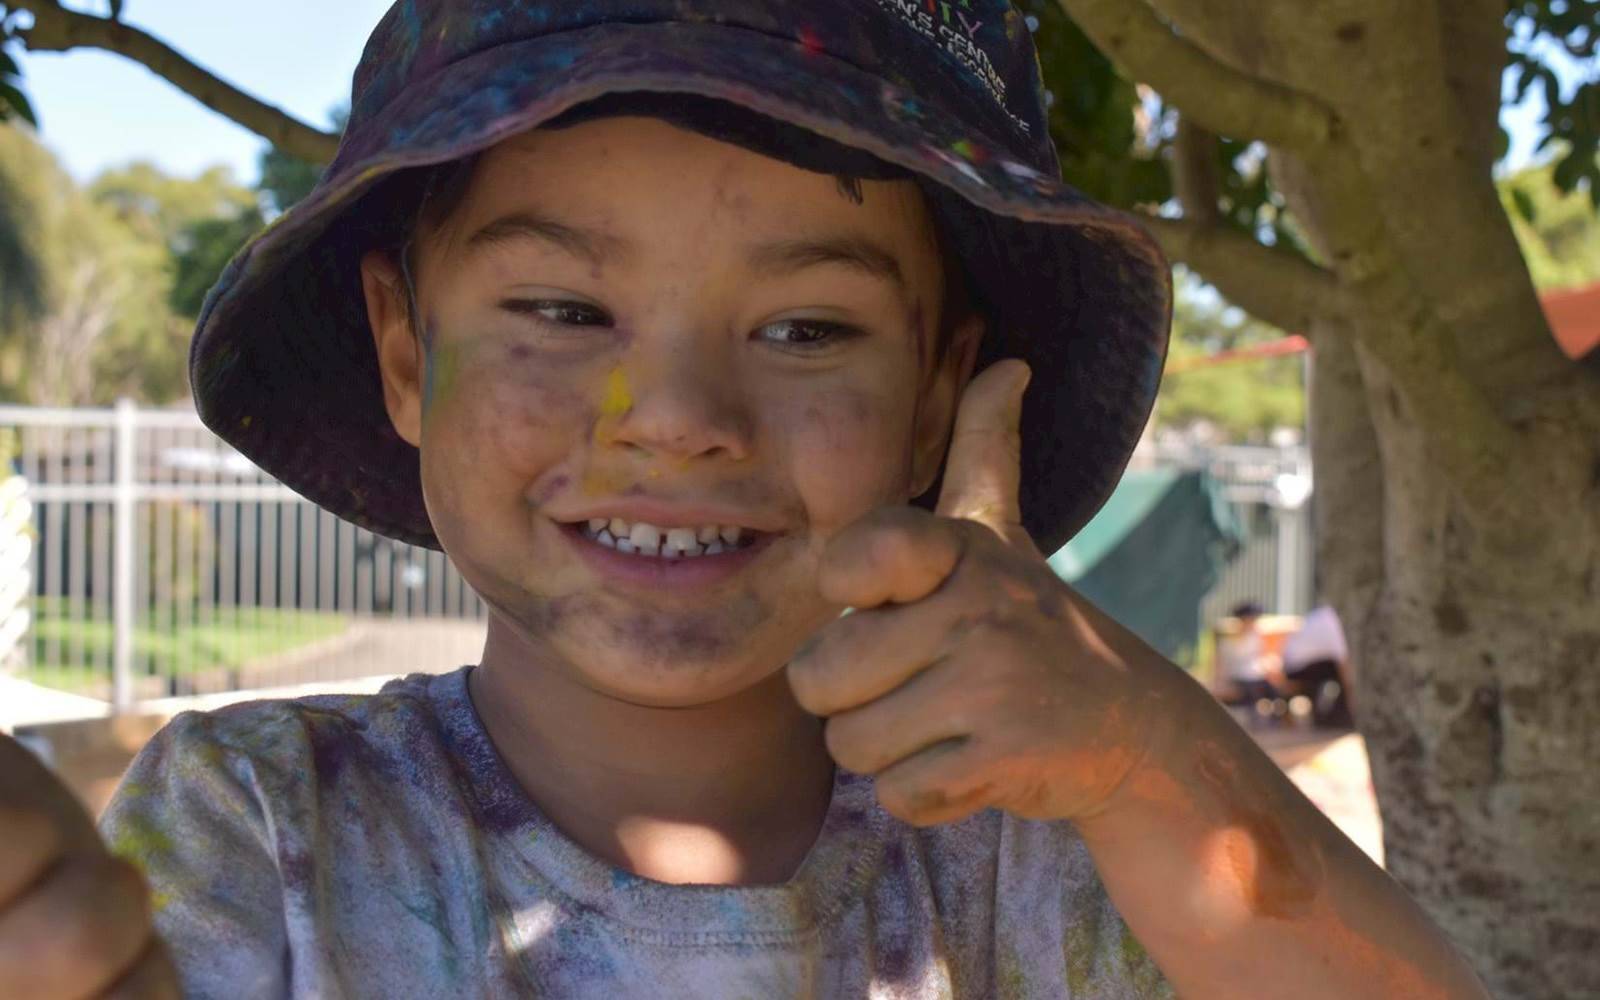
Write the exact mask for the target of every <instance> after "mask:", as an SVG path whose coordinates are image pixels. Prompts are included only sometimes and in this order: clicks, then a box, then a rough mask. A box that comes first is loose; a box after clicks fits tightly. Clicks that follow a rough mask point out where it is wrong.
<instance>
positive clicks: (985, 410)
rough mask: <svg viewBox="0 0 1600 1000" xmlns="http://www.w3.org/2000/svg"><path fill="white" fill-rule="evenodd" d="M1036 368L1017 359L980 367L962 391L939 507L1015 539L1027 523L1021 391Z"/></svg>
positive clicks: (945, 514) (952, 514) (944, 511)
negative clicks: (1022, 502) (1021, 500)
mask: <svg viewBox="0 0 1600 1000" xmlns="http://www.w3.org/2000/svg"><path fill="white" fill-rule="evenodd" d="M1032 376H1033V373H1032V372H1031V371H1030V370H1029V369H1028V366H1027V365H1026V364H1025V363H1023V362H1021V361H1017V360H1007V361H1001V362H998V363H996V364H993V365H990V366H989V367H988V368H987V369H985V370H984V371H983V372H981V373H980V374H979V375H978V376H977V377H976V378H974V379H973V380H972V383H971V384H970V385H968V386H967V390H966V392H965V393H963V394H962V397H961V406H960V409H958V410H957V411H956V425H955V430H954V432H953V433H952V435H951V439H950V456H949V459H948V460H947V461H946V463H945V472H944V486H943V488H942V489H941V490H940V491H939V506H938V513H939V514H941V515H943V516H944V517H961V518H966V519H968V520H972V521H977V522H978V523H980V524H985V525H988V526H989V527H990V528H992V529H994V531H996V532H997V533H999V534H1000V536H1001V537H1002V538H1006V539H1007V540H1011V539H1013V538H1015V537H1016V536H1017V533H1018V532H1020V531H1021V527H1022V510H1021V507H1020V506H1019V504H1018V501H1017V492H1018V489H1019V487H1020V485H1021V480H1022V395H1023V392H1024V391H1025V390H1026V389H1027V387H1028V380H1029V379H1030V378H1032Z"/></svg>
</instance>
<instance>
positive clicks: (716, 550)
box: [706, 542, 724, 556]
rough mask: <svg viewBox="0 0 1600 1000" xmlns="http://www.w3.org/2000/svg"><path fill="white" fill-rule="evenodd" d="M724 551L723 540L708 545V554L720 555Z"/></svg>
mask: <svg viewBox="0 0 1600 1000" xmlns="http://www.w3.org/2000/svg"><path fill="white" fill-rule="evenodd" d="M723 551H724V549H723V547H722V543H721V542H712V543H711V544H710V545H707V546H706V555H708V556H714V555H719V554H721V553H722V552H723Z"/></svg>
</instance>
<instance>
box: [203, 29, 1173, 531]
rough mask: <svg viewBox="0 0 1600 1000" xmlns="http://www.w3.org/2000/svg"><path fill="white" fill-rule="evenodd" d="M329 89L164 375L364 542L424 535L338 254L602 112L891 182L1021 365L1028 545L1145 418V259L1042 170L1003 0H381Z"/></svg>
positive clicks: (416, 484)
mask: <svg viewBox="0 0 1600 1000" xmlns="http://www.w3.org/2000/svg"><path fill="white" fill-rule="evenodd" d="M352 96H353V100H352V109H351V115H350V121H349V125H348V127H347V129H346V132H345V136H344V140H343V142H342V144H341V145H340V147H339V152H338V155H337V157H336V158H335V160H334V161H333V163H332V164H331V165H330V166H329V168H328V171H327V173H326V174H325V175H324V176H323V178H322V180H321V183H320V184H319V185H318V186H317V188H316V190H315V191H314V192H313V193H312V194H311V195H310V196H309V197H308V198H307V199H305V200H304V201H303V202H301V203H300V204H299V205H297V206H295V207H294V208H293V209H292V210H290V211H289V212H287V213H285V214H284V215H283V216H282V217H280V218H279V219H278V220H277V222H276V223H275V224H274V225H273V226H271V227H270V228H269V229H268V230H267V231H266V232H264V233H263V234H261V235H260V236H259V237H257V238H256V239H255V240H254V241H253V242H252V243H251V244H250V245H249V246H247V247H246V248H245V249H244V250H243V251H241V253H240V254H239V255H238V257H236V258H235V259H234V260H233V262H232V263H231V264H230V265H229V266H228V268H227V270H226V272H225V273H224V274H223V275H222V278H221V280H220V281H219V282H218V284H217V287H216V288H215V289H213V290H212V293H211V295H210V297H209V299H208V300H207V302H206V305H205V308H204V310H203V312H202V314H201V317H200V325H199V330H198V332H197V333H196V335H195V340H194V347H193V352H192V356H191V368H192V380H193V386H194V393H195V398H196V401H197V403H198V405H199V409H200V414H201V416H202V418H203V419H204V420H205V422H206V424H207V425H209V426H210V427H211V428H212V429H213V430H215V431H216V432H217V433H218V434H220V435H221V436H222V437H223V438H225V439H226V440H228V441H229V442H231V443H232V444H233V445H234V446H235V447H237V448H238V449H239V450H240V451H241V452H243V453H244V454H245V455H246V456H248V457H249V458H251V459H252V460H254V461H255V462H256V463H257V464H259V465H260V466H261V467H263V468H264V469H266V470H267V471H268V472H270V473H272V474H273V475H275V476H277V477H279V478H280V479H282V480H283V481H284V482H285V483H287V484H288V485H289V486H290V487H292V488H293V489H295V490H297V491H298V492H300V493H301V494H303V495H305V496H306V497H308V498H310V499H311V500H314V501H316V502H317V503H319V504H321V505H322V506H323V507H326V508H328V509H329V510H331V511H333V512H334V513H336V514H338V515H340V516H342V517H345V518H347V519H349V520H351V521H353V522H355V523H357V524H360V525H364V526H366V527H368V528H371V529H372V530H374V531H377V532H381V533H383V534H385V535H389V536H392V537H394V538H398V539H401V540H403V541H407V542H412V543H416V544H421V545H427V546H432V547H435V548H436V547H438V542H437V540H436V539H435V538H434V534H433V529H432V527H431V526H430V524H429V521H428V515H427V512H426V510H425V509H424V507H423V501H422V489H421V483H420V478H419V461H418V454H417V452H416V450H415V449H414V448H413V447H412V446H411V445H409V444H407V443H406V442H404V441H403V440H401V439H400V438H399V436H398V435H396V433H395V431H394V430H393V428H392V427H391V425H390V423H389V419H388V417H387V415H386V413H385V410H384V405H383V397H382V391H381V385H380V382H379V377H378V367H377V358H376V354H375V351H374V348H373V343H372V335H371V332H370V329H369V327H368V323H367V316H366V310H365V305H364V299H363V297H362V293H361V284H360V268H359V261H360V257H361V255H362V254H363V253H364V252H366V251H367V250H369V249H372V248H373V247H374V246H377V245H381V244H380V242H379V241H382V240H386V239H389V238H391V237H392V235H393V233H392V231H391V229H392V226H393V224H394V220H395V219H396V218H397V217H404V216H405V215H406V213H407V212H408V211H409V212H411V213H412V214H414V212H415V203H414V201H413V202H412V204H410V205H409V206H407V205H404V204H401V203H400V201H399V200H398V199H397V196H396V193H395V192H396V191H397V190H403V186H402V185H401V181H402V179H403V178H404V177H406V176H413V177H414V176H416V171H415V170H414V169H413V168H418V167H426V166H430V165H437V164H442V163H446V162H449V161H452V160H456V159H459V158H461V157H463V156H466V155H468V154H471V153H474V152H477V151H479V150H482V149H485V148H487V147H489V146H492V145H494V144H495V143H497V142H499V141H501V140H502V139H505V138H507V137H509V136H511V135H514V134H516V133H518V132H521V131H524V130H526V129H529V128H533V127H535V126H538V125H541V124H546V123H550V122H552V121H553V120H556V119H558V118H562V117H564V116H565V117H566V118H569V119H570V117H571V115H573V114H583V113H584V109H587V108H594V107H603V106H605V102H612V103H613V104H615V102H617V101H618V100H623V101H628V100H634V101H644V102H645V103H647V104H650V105H651V106H652V107H654V108H655V109H656V110H657V111H659V112H660V113H662V114H665V115H667V116H669V117H681V118H682V120H683V121H684V123H685V124H687V125H689V126H690V127H695V128H700V129H701V130H702V131H707V132H711V133H713V134H715V135H717V137H718V138H725V139H729V140H731V141H736V142H742V143H744V144H745V145H748V146H751V147H753V148H756V149H757V150H758V151H760V152H764V153H767V154H769V155H774V156H778V157H780V158H784V159H788V160H790V161H791V162H794V163H796V164H797V165H799V166H803V167H807V168H809V169H816V170H827V171H830V172H846V173H853V174H857V175H859V174H867V175H871V173H872V169H871V168H872V166H873V165H876V166H880V167H883V168H885V169H887V170H891V171H897V172H899V173H901V174H902V175H909V176H911V177H914V178H916V179H917V180H918V182H919V183H920V184H921V185H922V187H923V189H924V190H925V191H926V192H927V193H928V195H929V197H930V200H931V202H932V205H933V208H934V211H935V213H936V215H937V216H938V217H939V218H940V220H941V222H942V224H943V226H944V228H945V230H946V231H947V232H948V234H949V236H950V241H951V243H952V244H953V248H954V250H955V252H956V253H957V254H958V255H959V257H960V263H961V265H962V266H963V268H964V270H965V272H966V274H967V277H968V280H969V282H970V284H971V286H972V291H973V294H974V298H975V300H976V301H977V303H978V304H979V306H980V308H981V309H982V310H983V312H984V313H985V315H986V318H987V319H988V321H989V327H990V332H989V335H988V338H987V339H986V341H985V343H984V345H983V348H982V351H981V354H980V357H979V367H980V368H982V367H983V366H985V365H987V364H988V363H990V362H992V361H995V360H997V359H1000V358H1005V357H1020V358H1022V359H1024V360H1026V361H1027V362H1028V363H1029V364H1030V365H1031V366H1032V368H1033V373H1034V375H1033V381H1032V384H1031V387H1030V388H1029V391H1028V396H1027V402H1026V405H1025V406H1024V409H1023V474H1022V498H1021V499H1022V513H1023V520H1024V523H1025V525H1026V527H1027V529H1028V531H1029V532H1030V533H1031V534H1032V536H1033V538H1034V539H1035V541H1036V542H1037V543H1038V544H1039V547H1040V548H1041V549H1042V550H1043V551H1045V552H1050V551H1053V550H1054V549H1055V548H1057V547H1059V546H1060V545H1061V544H1062V543H1064V542H1065V541H1066V540H1067V539H1068V538H1069V537H1071V535H1072V534H1073V533H1074V532H1076V531H1077V530H1078V529H1079V528H1080V527H1082V526H1083V524H1084V523H1085V522H1087V521H1088V519H1089V518H1090V517H1091V516H1092V515H1093V514H1094V512H1095V511H1096V510H1097V509H1098V508H1099V506H1100V505H1101V503H1102V502H1104V500H1105V498H1106V496H1107V495H1108V494H1109V493H1110V491H1111V489H1112V487H1113V486H1114V485H1115V484H1116V481H1117V479H1118V478H1119V476H1120V475H1121V472H1122V469H1123V467H1124V466H1125V465H1126V463H1127V461H1128V458H1129V456H1130V455H1131V453H1132V451H1133V447H1134V444H1135V442H1136V441H1137V440H1138V438H1139V435H1140V433H1141V431H1142V430H1143V428H1144V425H1145V421H1146V419H1147V418H1148V416H1149V412H1150V408H1151V406H1152V405H1153V402H1154V398H1155V392H1156V385H1157V381H1158V379H1159V375H1160V372H1161V367H1162V363H1163V360H1164V357H1165V353H1166V342H1167V331H1168V326H1169V323H1170V310H1171V283H1170V279H1169V273H1168V269H1167V265H1166V262H1165V260H1164V259H1163V258H1162V256H1161V253H1160V251H1159V250H1158V249H1157V248H1156V246H1155V244H1154V243H1153V242H1152V240H1151V239H1150V237H1149V236H1148V235H1147V234H1146V233H1145V232H1144V230H1143V229H1141V228H1140V226H1139V225H1138V223H1136V222H1135V221H1133V220H1132V219H1130V218H1129V217H1128V216H1126V215H1123V214H1121V213H1119V212H1114V211H1112V210H1109V209H1107V208H1105V207H1103V206H1101V205H1098V204H1096V203H1094V202H1093V201H1091V200H1089V199H1088V198H1085V197H1084V196H1082V195H1080V194H1078V193H1077V192H1075V191H1073V190H1072V189H1071V188H1068V187H1066V186H1065V185H1064V184H1062V183H1061V182H1060V180H1059V179H1058V178H1059V177H1060V169H1059V164H1058V161H1057V160H1056V155H1055V150H1054V147H1053V146H1052V144H1051V142H1050V137H1049V134H1048V131H1047V128H1046V122H1045V111H1044V99H1043V88H1042V85H1041V81H1040V77H1039V69H1038V61H1037V59H1036V58H1035V56H1034V52H1033V44H1032V40H1031V38H1030V34H1029V30H1028V28H1027V26H1026V24H1025V23H1024V19H1023V17H1022V16H1021V15H1020V14H1018V13H1017V12H1016V11H1015V10H1013V9H1012V8H1011V6H1010V5H1009V4H1008V3H1006V2H1004V0H806V2H805V3H796V2H794V0H399V2H398V3H396V4H395V5H394V7H393V8H391V9H390V11H389V13H388V14H387V15H386V16H385V17H384V19H383V21H382V22H381V23H380V24H379V25H378V27H377V30H376V31H375V32H374V33H373V36H372V38H371V40H370V41H369V42H368V44H367V49H366V52H365V54H364V56H363V58H362V60H361V65H360V66H359V68H357V70H356V75H355V85H354V93H353V95H352ZM718 107H721V108H725V109H729V110H730V111H733V110H737V111H738V112H739V114H728V115H719V114H717V113H716V112H715V110H714V109H715V108H718ZM674 108H681V109H683V110H684V114H682V115H681V116H675V115H673V113H672V109H674ZM707 109H713V110H711V111H709V112H708V110H707ZM691 111H692V112H693V113H690V112H691ZM741 116H742V117H741ZM752 120H756V121H759V122H765V123H767V124H768V125H770V128H766V127H759V126H757V127H751V125H750V124H749V123H750V121H752ZM741 123H742V124H741ZM841 160H843V161H847V162H840V161H841Z"/></svg>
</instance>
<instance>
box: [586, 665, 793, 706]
mask: <svg viewBox="0 0 1600 1000" xmlns="http://www.w3.org/2000/svg"><path fill="white" fill-rule="evenodd" d="M781 667H782V664H776V665H772V666H768V667H766V668H761V667H756V666H754V665H752V664H750V663H748V662H745V663H727V664H718V663H708V662H706V661H704V660H701V661H699V662H690V661H679V662H678V663H663V662H661V661H659V660H658V659H656V658H654V657H652V658H650V659H641V660H638V661H635V662H633V663H631V664H630V663H624V662H608V663H605V664H589V665H585V666H583V667H580V669H581V670H582V671H583V673H584V674H585V677H586V679H587V681H588V683H589V684H590V686H592V687H594V688H596V689H597V690H600V691H602V692H604V693H605V694H607V695H610V696H611V697H613V698H616V699H617V700H619V701H625V702H627V703H629V704H632V705H642V706H646V707H650V708H694V707H696V706H700V705H710V704H713V703H715V702H719V701H724V700H726V699H728V698H731V697H734V696H735V695H738V694H740V693H741V692H743V691H748V690H750V689H751V688H754V687H757V686H759V685H761V684H762V683H763V682H765V681H767V680H769V679H770V678H771V677H772V675H773V674H774V673H776V672H777V671H778V670H779V669H780V668H781Z"/></svg>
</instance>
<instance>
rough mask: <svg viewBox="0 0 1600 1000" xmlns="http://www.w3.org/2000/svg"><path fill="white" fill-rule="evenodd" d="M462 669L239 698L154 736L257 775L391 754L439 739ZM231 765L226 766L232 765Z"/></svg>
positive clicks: (174, 748) (168, 746)
mask: <svg viewBox="0 0 1600 1000" xmlns="http://www.w3.org/2000/svg"><path fill="white" fill-rule="evenodd" d="M464 687H465V671H464V670H463V671H458V672H456V673H454V674H444V675H428V674H415V675H412V676H409V677H404V678H400V679H397V680H394V681H390V682H389V683H387V684H385V685H384V686H383V688H382V689H381V690H380V691H378V692H377V693H375V694H323V695H313V696H308V697H301V698H282V699H264V700H258V701H247V702H239V703H237V704H233V705H227V706H224V707H222V708H217V709H212V710H209V711H190V712H184V713H182V714H181V715H178V716H176V717H175V718H174V719H173V720H172V721H171V722H170V723H168V725H167V726H166V728H165V729H163V730H162V732H161V733H160V734H159V735H158V736H157V738H156V740H155V741H154V744H159V745H160V746H161V748H162V749H163V750H165V751H167V752H168V753H171V754H173V755H176V756H184V757H190V758H194V759H196V760H199V761H207V762H209V763H212V764H213V765H224V766H227V765H233V766H234V767H238V766H243V767H247V768H249V769H250V770H251V771H252V772H254V773H256V774H257V775H258V776H259V775H262V774H264V773H271V772H276V771H282V772H288V773H297V772H305V771H308V770H309V771H315V772H318V773H321V772H326V771H328V770H330V769H334V770H337V769H338V765H340V764H341V763H342V762H343V761H344V760H346V759H347V758H350V757H354V756H361V757H365V758H368V759H369V760H371V759H375V758H385V757H390V756H394V755H397V754H400V753H403V752H406V751H407V750H408V749H409V751H410V752H415V751H416V750H417V749H419V747H418V744H419V743H436V742H438V741H439V740H440V738H441V714H442V713H444V712H447V711H448V710H449V706H450V705H452V704H454V703H455V702H456V701H458V700H459V699H458V698H453V697H452V693H454V692H455V689H457V688H460V689H462V691H464ZM230 769H232V768H230Z"/></svg>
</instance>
